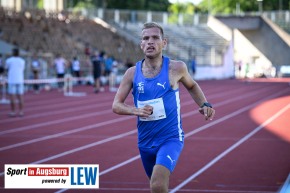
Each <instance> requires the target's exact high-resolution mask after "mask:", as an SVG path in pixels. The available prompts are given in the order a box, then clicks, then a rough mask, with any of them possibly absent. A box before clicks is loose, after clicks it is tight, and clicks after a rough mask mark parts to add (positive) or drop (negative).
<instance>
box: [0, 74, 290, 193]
mask: <svg viewBox="0 0 290 193" xmlns="http://www.w3.org/2000/svg"><path fill="white" fill-rule="evenodd" d="M289 82H290V79H282V81H281V80H280V79H279V80H277V79H275V80H269V79H259V80H257V81H240V80H212V81H199V84H200V86H201V87H202V89H203V90H204V92H205V94H206V96H207V98H208V100H209V101H210V102H211V103H213V105H214V106H215V109H216V117H215V119H214V120H212V121H208V122H207V121H205V120H204V119H203V117H202V116H201V115H200V114H198V112H197V110H198V107H197V106H196V105H195V104H194V102H193V100H192V99H191V98H190V95H189V94H188V93H187V91H186V90H185V89H184V88H181V92H180V93H181V111H182V121H183V127H184V131H185V147H184V150H183V152H182V154H181V157H180V160H179V162H178V164H177V167H176V169H175V171H174V173H173V174H172V176H171V180H170V192H171V193H173V192H180V193H187V192H193V193H277V192H278V191H279V189H280V188H281V186H282V185H283V183H284V181H285V180H286V178H287V176H288V174H289V172H290V164H289V163H290V151H289V149H290V121H289V117H290V86H289ZM74 90H75V91H77V92H86V93H87V96H84V97H65V96H63V95H62V93H59V92H57V91H56V90H52V91H49V92H47V91H42V92H41V93H40V94H38V95H36V94H33V93H32V92H28V93H26V95H25V116H24V117H15V118H9V117H7V113H8V112H9V105H5V104H1V106H0V107H1V108H0V157H1V159H0V162H1V168H0V178H1V184H0V186H1V189H0V192H3V193H6V192H7V193H10V192H11V193H12V192H13V193H14V192H21V193H22V192H24V193H36V192H49V193H50V192H67V193H73V192H99V193H114V192H126V193H127V192H128V193H129V192H133V193H141V192H149V183H148V179H147V177H146V176H145V173H144V171H143V168H142V165H141V161H140V158H139V155H138V149H137V144H136V143H137V133H136V126H135V123H136V118H135V117H133V116H120V115H115V114H113V113H112V111H111V104H112V101H113V97H114V93H110V92H108V91H106V92H103V93H98V94H94V93H93V92H92V90H93V89H92V87H90V86H80V87H76V88H74ZM127 102H128V103H131V104H132V97H129V99H128V101H127ZM4 164H99V165H100V189H98V190H72V189H71V190H66V189H62V190H52V189H42V190H39V189H22V190H20V189H4Z"/></svg>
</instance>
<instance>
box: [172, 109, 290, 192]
mask: <svg viewBox="0 0 290 193" xmlns="http://www.w3.org/2000/svg"><path fill="white" fill-rule="evenodd" d="M289 108H290V104H288V105H287V106H285V107H284V108H282V109H281V110H280V111H278V112H277V113H275V114H274V115H273V116H271V117H270V118H269V119H267V120H266V121H265V122H263V123H262V124H261V125H259V126H258V127H256V128H255V129H254V130H253V131H251V132H250V133H249V134H247V135H246V136H244V137H243V138H242V139H240V140H239V141H237V142H236V143H235V144H233V145H232V146H230V147H229V148H228V149H226V150H225V151H224V152H222V153H221V154H219V155H218V156H217V157H215V158H214V159H213V160H211V161H210V162H209V163H207V164H206V165H205V166H203V167H202V168H201V169H200V170H198V171H197V172H196V173H194V174H193V175H191V176H190V177H188V178H187V179H186V180H184V181H183V182H182V183H180V184H179V185H178V186H176V187H175V188H173V189H172V190H171V191H170V192H169V193H175V192H176V191H178V190H180V189H181V188H182V187H184V186H185V185H186V184H188V183H189V182H190V181H192V180H193V179H194V178H196V177H197V176H199V175H200V174H202V173H203V172H204V171H206V170H207V169H208V168H210V167H211V166H213V165H214V164H215V163H217V162H218V161H219V160H221V159H222V158H224V157H225V156H226V155H227V154H229V153H230V152H232V151H233V150H234V149H236V148H237V147H238V146H240V145H241V144H242V143H244V142H245V141H247V140H248V139H249V138H251V137H252V136H253V135H255V134H256V133H257V132H259V131H260V130H261V129H262V128H264V127H265V126H267V125H268V124H269V123H271V122H272V121H273V120H275V119H276V118H278V117H279V116H280V115H282V114H283V113H284V112H285V111H287V110H288V109H289Z"/></svg>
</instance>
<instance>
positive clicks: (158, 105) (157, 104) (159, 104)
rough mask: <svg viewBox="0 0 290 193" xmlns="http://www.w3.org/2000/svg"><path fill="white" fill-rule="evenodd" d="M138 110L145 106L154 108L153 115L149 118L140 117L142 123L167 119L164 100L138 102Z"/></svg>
mask: <svg viewBox="0 0 290 193" xmlns="http://www.w3.org/2000/svg"><path fill="white" fill-rule="evenodd" d="M137 105H138V108H142V107H144V106H145V105H150V106H152V107H153V114H152V115H150V116H149V117H147V118H144V117H139V119H140V121H156V120H159V119H165V118H166V113H165V109H164V104H163V99H162V98H158V99H152V100H148V101H137Z"/></svg>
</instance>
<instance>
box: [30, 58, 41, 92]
mask: <svg viewBox="0 0 290 193" xmlns="http://www.w3.org/2000/svg"><path fill="white" fill-rule="evenodd" d="M31 69H32V73H33V79H34V80H38V79H39V73H40V62H39V60H38V58H37V55H34V56H33V58H32V62H31ZM33 90H34V92H35V93H37V94H38V93H39V83H37V82H36V83H34V84H33Z"/></svg>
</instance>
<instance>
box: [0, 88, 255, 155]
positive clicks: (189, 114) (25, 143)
mask: <svg viewBox="0 0 290 193" xmlns="http://www.w3.org/2000/svg"><path fill="white" fill-rule="evenodd" d="M259 92H260V91H259ZM255 94H256V93H250V94H247V95H243V96H239V97H236V98H231V99H229V100H225V101H223V102H220V103H217V104H215V107H219V106H222V105H225V104H227V103H230V102H233V101H236V100H239V99H244V98H245V97H248V96H252V95H255ZM109 112H111V110H106V111H105V112H104V111H101V112H97V113H91V114H94V115H96V114H100V115H102V114H104V113H109ZM197 113H198V112H197V111H191V112H188V113H184V114H183V115H182V118H185V117H188V116H191V115H193V114H197ZM91 114H86V115H83V116H87V115H91ZM78 118H79V117H78ZM131 118H135V117H133V116H129V117H125V118H124V117H121V118H117V119H114V121H110V120H109V121H105V122H101V123H97V124H94V125H88V126H84V127H80V128H77V129H72V130H69V131H65V132H61V133H57V134H53V135H47V136H44V137H40V138H36V139H32V140H28V141H23V142H20V143H15V144H12V145H8V146H4V147H1V148H0V151H5V150H9V149H12V148H16V147H20V146H24V145H28V144H32V143H36V142H40V141H44V140H48V139H52V138H56V137H61V136H64V135H69V134H72V133H77V132H82V131H85V130H89V129H94V128H97V127H100V126H104V125H108V124H111V123H116V122H119V121H124V120H128V119H131ZM66 119H69V120H75V119H76V118H75V117H70V118H66ZM63 120H64V119H61V120H55V121H52V122H53V123H55V122H56V123H58V122H60V121H63ZM50 124H51V122H46V123H39V124H35V125H31V126H26V127H22V128H18V131H20V130H21V131H22V130H28V127H34V128H35V127H38V126H40V125H41V126H47V125H50ZM14 130H16V129H14ZM12 131H13V130H7V131H3V132H0V135H1V134H2V135H3V134H7V133H8V132H9V133H12Z"/></svg>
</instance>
